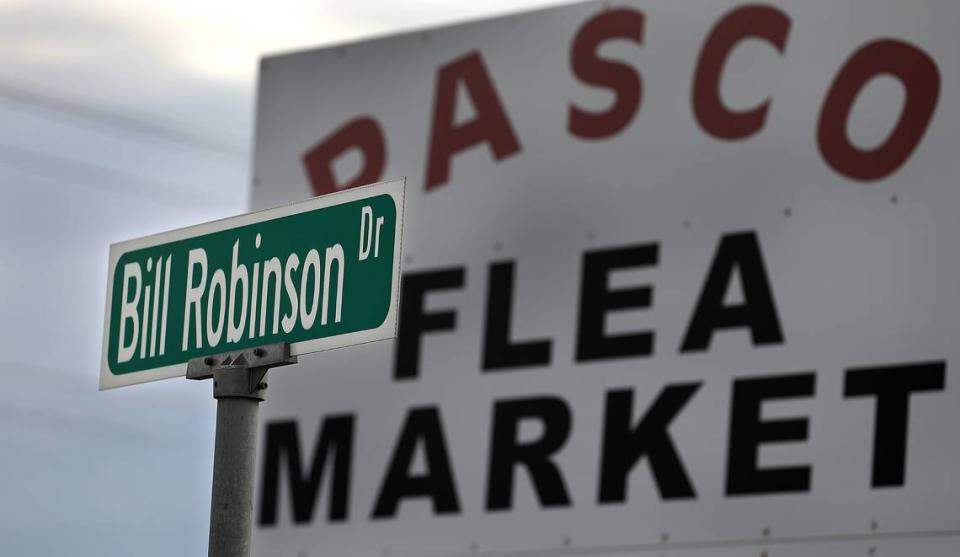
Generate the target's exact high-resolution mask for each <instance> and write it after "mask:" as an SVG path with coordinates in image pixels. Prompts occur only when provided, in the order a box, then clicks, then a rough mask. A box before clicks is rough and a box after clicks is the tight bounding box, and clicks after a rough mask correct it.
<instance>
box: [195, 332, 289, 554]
mask: <svg viewBox="0 0 960 557" xmlns="http://www.w3.org/2000/svg"><path fill="white" fill-rule="evenodd" d="M296 361H297V358H296V356H291V355H290V345H289V344H286V343H280V344H271V345H266V346H261V347H258V348H252V349H248V350H241V351H237V352H230V353H226V354H221V355H217V356H208V357H205V358H197V359H194V360H190V362H189V363H188V364H187V379H208V378H213V398H215V399H217V432H216V443H215V445H214V454H213V493H212V496H211V500H210V545H209V549H208V555H209V557H247V556H248V555H250V535H251V532H252V529H253V482H254V468H255V466H256V454H257V414H258V412H259V409H260V402H261V401H263V397H264V391H265V390H266V388H267V383H266V375H267V370H268V369H270V368H271V367H279V366H285V365H289V364H293V363H296Z"/></svg>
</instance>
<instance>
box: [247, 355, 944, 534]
mask: <svg viewBox="0 0 960 557" xmlns="http://www.w3.org/2000/svg"><path fill="white" fill-rule="evenodd" d="M946 366H947V363H946V362H944V361H932V362H904V363H899V364H895V365H886V366H871V367H867V368H854V369H850V370H847V372H846V377H847V381H846V385H845V387H844V393H843V394H844V395H845V396H846V397H861V396H870V397H876V399H877V406H878V411H877V414H876V417H875V419H874V430H875V431H876V434H877V437H876V438H875V444H874V454H873V465H872V466H873V469H872V471H867V470H865V471H864V474H863V476H864V477H867V476H868V475H869V474H872V477H873V484H872V485H871V486H867V482H864V483H863V484H862V485H863V488H864V489H871V488H872V489H877V488H890V487H897V486H899V487H903V486H904V485H905V479H904V478H905V476H904V472H903V470H904V463H906V462H907V461H908V459H907V451H908V447H909V445H908V444H907V443H906V432H907V431H908V430H909V427H908V422H909V418H910V410H909V408H910V407H909V405H908V404H907V402H908V401H910V400H912V396H911V395H913V394H915V393H919V392H926V393H935V392H942V391H943V390H944V384H945V381H944V378H945V373H946ZM815 384H816V372H812V371H811V372H802V373H789V374H778V375H765V376H760V377H745V378H743V377H742V378H738V379H735V380H734V381H733V382H732V384H731V385H730V388H729V390H728V393H729V397H728V399H727V400H728V401H729V406H730V411H729V414H728V416H729V437H728V439H727V445H726V453H727V454H726V463H727V465H726V478H727V488H726V492H725V496H726V498H728V499H730V498H737V497H742V496H745V495H752V496H756V497H763V496H773V495H779V496H788V495H791V494H802V493H808V492H809V491H810V490H811V489H812V487H811V477H812V474H813V470H814V467H815V466H816V463H815V462H808V463H804V464H797V465H791V466H782V467H779V468H772V467H767V468H760V467H759V466H758V461H757V453H758V451H759V449H760V447H761V445H763V444H766V443H776V442H785V441H789V442H792V443H795V444H797V445H805V444H806V443H807V442H808V441H809V424H808V419H807V416H806V413H807V412H806V411H805V410H799V409H796V408H805V409H807V411H809V410H810V409H812V408H813V399H814V397H815V396H817V395H816V393H815V389H814V386H815ZM700 387H701V384H699V383H676V384H667V385H665V386H664V387H663V389H662V390H661V391H660V394H659V395H657V396H656V397H655V398H654V399H653V401H652V402H651V403H650V404H649V406H648V408H647V409H646V410H644V411H640V412H635V411H634V409H633V406H634V404H633V402H634V401H635V400H636V399H637V398H638V396H637V395H638V394H640V395H641V398H642V397H643V392H638V391H637V390H635V389H633V388H630V387H618V388H614V389H610V390H607V391H601V390H599V389H598V390H597V391H596V392H595V396H597V397H598V400H601V401H604V421H603V423H604V428H603V431H602V432H597V431H590V430H583V429H581V430H576V429H575V428H574V424H575V423H576V422H575V420H574V417H575V416H574V409H573V408H572V407H571V406H570V404H569V403H568V402H567V401H565V400H564V399H563V398H562V397H560V396H559V395H557V394H536V395H530V396H526V397H519V398H511V399H506V400H494V401H492V402H491V404H490V421H489V422H488V423H489V424H490V428H491V431H490V434H489V437H488V439H489V443H488V445H487V446H486V450H487V452H488V458H487V469H486V472H485V477H483V478H473V480H474V482H471V483H472V484H473V485H476V482H477V481H483V480H485V481H486V497H485V500H477V499H468V500H465V501H462V502H461V500H460V498H459V496H458V493H460V492H461V491H460V490H459V489H458V484H457V481H458V479H461V480H462V478H460V476H459V475H458V474H457V473H456V471H457V464H458V462H459V463H460V464H461V465H464V459H465V458H467V457H465V456H464V455H463V453H462V452H458V451H463V449H464V445H465V444H467V443H473V441H472V437H473V436H471V439H458V438H457V437H452V438H450V437H447V435H446V433H445V432H444V429H443V420H442V419H441V417H442V412H441V409H440V407H439V406H428V407H415V408H411V409H409V410H408V411H407V415H406V419H405V420H403V421H402V425H400V426H398V429H397V439H398V441H397V443H396V447H395V449H394V451H393V453H392V456H391V457H390V459H389V462H386V463H384V464H383V465H382V467H380V470H382V472H381V475H380V477H379V478H376V477H374V478H370V477H366V476H364V477H362V478H355V477H354V474H356V473H357V470H358V469H355V468H352V467H351V466H350V464H351V459H352V454H353V447H354V446H355V436H356V435H364V430H361V429H359V428H356V429H355V428H354V423H355V421H356V420H355V417H354V416H353V415H331V416H326V417H324V418H322V419H321V420H320V425H319V429H318V432H317V434H316V441H314V443H313V445H312V447H313V450H312V452H311V454H312V455H313V456H312V458H310V459H309V460H306V461H303V460H301V459H302V455H303V454H304V453H305V451H304V450H303V448H302V447H303V446H302V445H301V443H302V442H303V440H302V439H301V437H300V435H299V434H298V424H297V422H295V421H291V420H280V421H274V422H268V423H267V424H266V425H265V430H264V437H265V447H266V449H265V451H266V452H265V454H264V455H263V457H262V458H263V461H262V462H264V465H263V466H262V468H261V470H262V476H261V478H260V483H259V485H260V491H259V493H258V498H259V499H258V509H259V512H258V519H257V520H258V523H259V525H260V526H261V527H265V528H269V527H275V526H277V525H278V524H280V523H285V522H287V521H289V522H292V523H293V524H298V525H302V524H308V523H311V522H313V521H315V520H324V521H325V522H327V523H331V524H334V523H342V522H345V521H346V522H348V523H349V522H350V521H352V520H355V519H357V518H358V517H357V515H356V514H350V512H349V509H348V506H347V503H348V501H350V500H351V495H350V492H349V490H350V486H351V485H354V484H355V483H360V482H362V483H364V484H366V483H369V482H376V481H378V480H379V482H380V489H379V491H378V492H377V494H376V497H375V499H374V500H373V501H370V502H368V504H369V505H370V507H368V508H370V509H371V510H370V511H369V513H370V514H369V515H367V516H369V520H390V519H396V518H397V517H399V516H402V513H403V508H402V503H404V502H407V501H409V502H411V503H412V502H414V501H417V500H419V501H420V502H421V503H426V502H429V503H430V504H431V508H432V511H433V514H434V515H438V516H440V515H443V516H456V515H461V514H463V513H468V512H471V511H472V510H475V509H480V510H482V511H483V512H486V513H502V512H508V511H510V510H512V509H513V508H514V506H515V505H516V501H515V497H514V493H515V486H516V483H517V482H518V481H525V482H528V483H529V486H530V487H531V488H532V490H533V494H534V496H535V498H536V503H537V504H538V505H539V506H540V508H542V509H563V508H569V507H572V506H575V505H578V504H590V502H588V501H579V502H577V501H574V499H573V497H572V496H571V494H570V492H569V491H568V489H567V486H566V482H565V479H564V470H563V462H564V457H565V455H566V454H567V453H569V451H570V450H571V448H570V447H571V446H573V444H572V443H570V440H571V439H572V438H573V437H574V436H577V435H579V436H582V437H589V438H593V439H595V438H597V437H598V436H599V437H600V438H601V441H602V442H601V444H600V446H599V451H600V453H599V458H598V459H597V460H595V462H597V463H598V464H597V466H598V474H597V475H596V476H594V477H596V478H597V491H596V493H598V494H599V497H598V499H597V501H596V503H597V504H598V505H627V504H630V502H631V501H630V497H629V481H630V480H632V481H633V482H641V481H643V482H652V483H653V484H655V485H656V487H657V488H658V491H659V495H660V499H661V500H662V501H670V502H671V504H674V505H683V504H685V502H687V501H696V499H697V491H696V481H697V480H698V478H697V477H691V476H690V475H688V473H687V470H688V467H687V466H686V465H685V464H684V456H683V448H684V447H689V446H690V445H689V443H691V442H692V441H691V440H690V439H687V438H684V437H682V436H680V435H679V434H677V433H673V432H671V431H670V429H671V428H670V426H671V424H673V423H674V422H676V421H681V420H684V419H686V417H685V416H684V415H683V413H684V411H685V410H686V409H687V408H688V407H690V406H691V405H695V404H697V394H698V392H699V390H700ZM644 391H646V389H644ZM833 398H838V397H837V396H836V394H834V396H833ZM788 399H797V400H800V401H806V405H805V406H799V407H798V406H797V402H793V405H794V406H793V408H795V410H794V412H796V413H797V415H792V416H790V417H788V418H782V419H762V418H761V415H760V414H761V412H760V407H761V405H767V404H771V405H776V404H777V403H778V402H779V401H784V400H788ZM840 400H842V399H840ZM848 404H859V401H852V402H849V403H848ZM885 406H892V407H893V411H889V410H890V409H889V408H884V407H885ZM633 415H639V416H642V417H641V418H639V421H637V422H636V425H633V424H632V422H633V418H632V416H633ZM526 421H533V422H537V423H539V425H540V428H539V431H540V433H539V434H538V435H537V436H535V437H534V438H533V439H523V440H521V438H520V437H521V436H520V433H519V431H520V427H521V424H522V423H523V422H526ZM367 423H372V422H367ZM859 423H860V422H858V424H859ZM380 427H382V423H381V424H380ZM678 429H679V428H678ZM861 429H862V430H863V431H862V433H863V438H864V439H867V438H869V436H870V433H871V432H870V424H869V423H863V424H861ZM885 436H892V438H891V440H890V441H885V440H884V437H885ZM447 439H450V442H449V444H448V441H447ZM590 445H592V443H579V444H578V445H577V446H579V447H583V446H590ZM847 446H850V447H852V449H851V450H857V449H856V448H855V444H854V443H850V444H848V445H847ZM308 447H309V445H308ZM417 450H421V451H422V453H423V455H424V458H423V460H422V462H425V463H426V466H425V470H424V471H423V472H420V473H417V474H414V473H412V471H411V468H412V462H413V459H414V454H415V452H416V451H417ZM471 452H472V451H471ZM699 454H700V455H701V457H702V454H703V453H699ZM813 455H815V453H813V452H812V451H811V457H813ZM714 456H715V457H716V458H717V459H718V461H723V460H722V459H723V455H721V454H716V455H714ZM588 460H591V459H588ZM640 462H646V463H647V464H648V465H649V466H647V467H640V466H637V464H638V463H640ZM284 463H285V464H286V466H284V465H283V464H284ZM886 463H892V464H886ZM470 469H471V470H476V466H470ZM702 469H703V468H701V470H702ZM305 471H306V473H305ZM521 471H523V472H526V473H525V474H520V473H519V472H521ZM481 473H483V472H481ZM577 473H579V474H583V473H584V470H583V469H578V470H577ZM822 473H824V474H829V473H830V470H829V469H823V470H822ZM325 478H329V481H326V482H324V481H323V480H324V479H325ZM701 479H702V478H701ZM355 480H356V481H355ZM283 490H287V491H286V494H287V495H286V496H285V497H283V498H281V497H280V493H281V491H283ZM470 492H471V493H477V491H476V490H471V491H470ZM324 499H325V500H326V501H327V504H328V511H327V513H326V517H325V519H317V518H315V508H316V506H317V505H318V502H319V501H321V500H324ZM280 501H287V502H288V503H287V504H288V505H289V507H288V508H286V509H283V508H280V506H279V502H280ZM366 512H367V511H366V509H364V510H362V511H360V513H361V515H363V514H365V513H366Z"/></svg>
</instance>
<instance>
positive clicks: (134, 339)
mask: <svg viewBox="0 0 960 557" xmlns="http://www.w3.org/2000/svg"><path fill="white" fill-rule="evenodd" d="M403 193H404V181H403V180H397V181H392V182H384V183H380V184H375V185H372V186H366V187H362V188H355V189H351V190H348V191H344V192H339V193H335V194H331V195H326V196H323V197H316V198H313V199H310V200H307V201H303V202H300V203H294V204H292V205H287V206H284V207H278V208H275V209H268V210H265V211H259V212H256V213H249V214H246V215H241V216H237V217H232V218H228V219H223V220H219V221H214V222H210V223H206V224H201V225H197V226H192V227H189V228H184V229H180V230H174V231H171V232H166V233H163V234H157V235H154V236H148V237H145V238H139V239H136V240H129V241H127V242H121V243H119V244H114V245H112V246H111V247H110V266H109V270H108V275H107V276H108V279H107V307H106V319H105V323H104V336H103V355H102V358H101V365H100V388H101V389H109V388H113V387H121V386H124V385H131V384H134V383H143V382H146V381H154V380H157V379H165V378H168V377H176V376H182V375H184V373H185V372H186V363H187V361H189V360H190V359H193V358H198V357H203V356H208V355H212V354H220V353H224V352H231V351H236V350H242V349H244V348H252V347H255V346H261V345H266V344H273V343H279V342H288V343H290V344H291V352H292V354H293V355H298V354H306V353H309V352H316V351H319V350H327V349H331V348H339V347H343V346H350V345H353V344H361V343H365V342H372V341H376V340H384V339H388V338H393V337H395V336H396V330H397V309H398V308H397V304H398V299H397V295H398V290H399V280H400V238H401V231H402V229H403Z"/></svg>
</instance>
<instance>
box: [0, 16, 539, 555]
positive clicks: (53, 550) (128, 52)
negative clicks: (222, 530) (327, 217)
mask: <svg viewBox="0 0 960 557" xmlns="http://www.w3.org/2000/svg"><path fill="white" fill-rule="evenodd" d="M556 3H557V2H551V1H548V0H493V1H487V2H484V3H469V4H468V3H458V2H452V1H449V2H445V1H440V0H435V1H430V2H409V1H399V0H390V1H373V0H352V1H350V2H341V3H335V2H327V1H310V2H308V1H298V0H272V1H271V2H259V3H253V2H236V1H230V2H227V1H226V0H211V1H201V0H189V1H188V0H164V1H162V2H161V1H159V0H156V1H146V0H80V1H78V0H71V1H51V0H0V192H2V194H3V202H2V203H0V365H3V366H4V367H5V371H4V373H3V375H2V376H3V377H4V378H5V381H4V385H5V389H4V391H5V393H4V394H5V396H3V397H2V398H0V446H2V452H0V455H2V456H0V478H2V479H0V501H3V502H4V504H3V505H0V540H2V544H3V545H2V550H0V552H2V553H3V554H5V555H18V556H19V555H73V556H86V555H91V556H94V555H96V556H111V555H140V556H152V555H157V556H160V555H163V556H169V555H202V554H204V552H205V551H206V542H207V524H208V519H209V501H210V477H211V470H212V460H213V432H214V417H215V403H214V401H213V399H212V393H211V387H210V385H209V384H198V383H192V382H188V381H187V380H183V379H174V380H167V381H161V382H157V383H152V384H148V385H139V386H134V387H130V388H124V389H118V390H113V391H106V392H98V390H97V378H98V371H99V359H100V347H101V342H102V327H103V319H104V317H103V308H104V296H105V291H106V273H107V254H108V247H109V245H110V244H111V243H114V242H118V241H123V240H127V239H131V238H135V237H139V236H143V235H147V234H153V233H156V232H162V231H165V230H170V229H173V228H178V227H182V226H186V225H190V224H196V223H200V222H205V221H208V220H213V219H216V218H221V217H225V216H230V215H234V214H239V213H243V212H245V211H246V210H247V205H248V193H249V159H248V154H249V152H250V148H251V144H252V141H253V138H252V128H253V126H252V122H253V118H254V113H253V110H254V108H253V106H254V94H255V84H256V68H257V66H258V59H259V57H260V56H262V55H264V54H269V53H276V52H281V51H289V50H296V49H300V48H304V47H313V46H320V45H329V44H334V43H338V42H345V41H355V40H360V39H363V38H367V37H371V36H379V35H384V34H390V33H395V32H401V31H406V30H411V29H416V28H422V27H428V26H434V25H440V24H445V23H453V22H460V21H464V20H469V19H473V18H479V17H484V16H492V15H499V14H503V13H506V12H513V11H521V10H525V9H528V8H536V7H543V6H545V5H550V4H556Z"/></svg>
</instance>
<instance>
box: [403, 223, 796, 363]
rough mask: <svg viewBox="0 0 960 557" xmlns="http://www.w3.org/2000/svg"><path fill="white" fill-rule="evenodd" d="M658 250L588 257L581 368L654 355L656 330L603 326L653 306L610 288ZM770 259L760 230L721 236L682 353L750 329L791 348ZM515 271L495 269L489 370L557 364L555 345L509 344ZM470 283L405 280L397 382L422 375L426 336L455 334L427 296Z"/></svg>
mask: <svg viewBox="0 0 960 557" xmlns="http://www.w3.org/2000/svg"><path fill="white" fill-rule="evenodd" d="M659 252H660V247H659V244H657V243H645V244H637V245H627V246H618V247H613V248H603V249H598V250H593V251H589V252H587V253H585V254H584V256H583V262H582V271H581V285H580V302H579V313H578V319H577V336H576V361H577V362H590V361H596V360H609V359H615V358H629V357H641V356H642V357H650V356H653V355H654V344H655V343H654V340H655V332H654V331H653V330H638V331H634V332H628V333H621V334H617V335H611V334H608V333H607V332H605V330H604V329H605V328H604V323H605V321H606V317H607V315H608V314H609V313H611V312H614V311H621V310H642V309H648V308H650V307H652V305H653V301H654V288H653V286H652V285H637V286H630V287H625V288H619V289H610V288H609V287H608V283H609V277H610V274H611V273H613V272H615V271H623V270H630V269H648V268H653V267H655V266H656V265H657V263H658V261H659ZM763 259H764V258H763V251H762V249H761V247H760V241H759V238H758V237H757V234H756V232H753V231H745V232H734V233H730V234H725V235H723V236H722V237H721V238H720V241H719V243H718V245H717V250H716V252H715V254H714V257H713V261H712V262H711V263H710V264H709V266H708V268H707V274H706V280H705V281H704V286H703V288H702V290H701V292H700V294H699V296H698V298H697V299H698V302H697V304H696V305H695V306H694V308H693V311H692V313H691V317H690V326H689V327H688V331H687V334H686V335H685V338H684V341H683V342H682V344H681V348H680V349H679V352H680V353H686V352H701V351H704V350H707V349H708V348H709V346H710V341H711V340H712V338H713V335H714V333H716V332H721V331H724V332H729V333H732V332H735V331H746V332H747V333H749V338H750V341H751V343H752V345H753V346H775V345H779V344H783V343H784V336H783V328H782V326H781V324H780V317H779V315H778V312H777V309H776V302H775V298H774V294H773V288H772V287H771V285H770V280H769V278H768V276H767V271H766V265H765V264H764V261H763ZM514 268H515V266H514V263H513V262H509V261H506V262H505V261H498V262H494V263H492V264H491V266H490V273H489V288H488V291H487V307H486V325H485V327H484V341H483V355H482V368H483V370H484V371H490V370H498V369H507V368H512V369H516V368H520V367H525V368H536V367H543V366H546V365H549V364H550V350H551V341H550V339H537V340H531V341H522V342H521V341H513V340H511V339H510V335H509V333H510V331H511V330H512V329H513V327H512V326H511V319H512V318H513V316H514V311H513V298H514V296H513V293H514ZM735 276H739V277H740V284H741V285H742V289H743V292H742V296H741V298H742V300H743V301H742V302H740V303H736V304H729V305H728V304H726V303H725V302H724V300H725V299H726V294H727V292H728V291H729V290H730V289H731V288H732V284H733V282H734V281H733V278H734V277H735ZM465 277H466V271H465V269H464V268H463V267H455V268H446V269H439V270H435V271H419V272H416V273H411V274H407V275H405V276H404V278H403V289H402V300H401V304H400V332H399V335H398V338H397V343H396V352H395V358H394V378H395V379H398V380H400V379H403V380H410V379H416V378H417V377H418V376H419V374H420V363H421V350H422V346H421V345H422V337H423V336H424V334H426V333H433V332H439V331H452V330H453V329H454V327H455V326H456V311H455V310H453V309H443V310H435V311H432V312H426V311H425V310H424V302H425V300H426V297H427V296H428V295H429V294H432V293H438V294H439V293H441V292H448V291H451V290H459V289H461V288H463V286H464V283H465V281H466V278H465ZM741 334H742V333H741Z"/></svg>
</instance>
